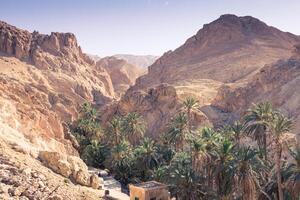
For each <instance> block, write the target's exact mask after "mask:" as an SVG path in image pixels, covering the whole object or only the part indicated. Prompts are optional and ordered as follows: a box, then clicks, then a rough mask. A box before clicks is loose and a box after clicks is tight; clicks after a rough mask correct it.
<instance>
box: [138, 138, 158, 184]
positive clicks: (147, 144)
mask: <svg viewBox="0 0 300 200" xmlns="http://www.w3.org/2000/svg"><path fill="white" fill-rule="evenodd" d="M134 152H135V155H136V158H137V166H138V169H139V171H141V174H142V175H141V176H142V179H144V181H145V180H146V179H147V178H150V175H152V174H151V170H153V169H154V168H156V167H158V165H159V159H160V155H159V154H158V148H157V146H156V145H155V142H154V141H153V140H152V139H150V138H145V139H143V141H142V142H141V144H140V145H139V146H138V147H137V148H136V149H135V151H134Z"/></svg>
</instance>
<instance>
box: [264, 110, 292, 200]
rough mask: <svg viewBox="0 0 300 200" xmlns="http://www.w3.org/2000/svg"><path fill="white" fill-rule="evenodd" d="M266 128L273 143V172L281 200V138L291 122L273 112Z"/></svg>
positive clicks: (280, 199) (288, 129)
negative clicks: (272, 138)
mask: <svg viewBox="0 0 300 200" xmlns="http://www.w3.org/2000/svg"><path fill="white" fill-rule="evenodd" d="M268 127H269V129H270V132H271V134H272V136H273V137H274V143H275V150H276V154H275V171H276V179H277V187H278V196H279V200H283V190H282V181H281V180H282V177H281V153H282V139H283V138H282V137H283V135H284V134H285V133H287V132H289V131H290V130H291V128H292V121H291V120H290V119H288V118H286V117H285V116H284V115H282V114H281V113H278V112H275V113H273V115H272V120H270V121H269V122H268Z"/></svg>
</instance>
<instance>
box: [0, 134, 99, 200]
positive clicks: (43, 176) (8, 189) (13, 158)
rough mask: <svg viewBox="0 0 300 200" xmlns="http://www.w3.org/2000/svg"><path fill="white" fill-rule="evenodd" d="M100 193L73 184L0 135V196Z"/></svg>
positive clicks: (55, 199) (55, 197)
mask: <svg viewBox="0 0 300 200" xmlns="http://www.w3.org/2000/svg"><path fill="white" fill-rule="evenodd" d="M64 156H65V155H64ZM81 162H82V161H81ZM103 193H104V191H103V190H95V189H92V188H91V187H85V186H81V185H75V184H73V183H72V182H71V181H70V180H69V179H66V178H65V177H63V176H61V175H59V174H56V173H54V172H52V171H51V170H49V168H47V167H45V166H43V165H42V164H41V162H40V161H38V160H36V159H34V158H32V157H31V156H29V155H26V154H23V153H19V152H16V151H15V150H13V149H11V148H10V146H8V145H7V144H6V142H4V141H2V140H1V139H0V199H5V200H6V199H12V200H14V199H16V200H19V199H22V200H28V199H34V200H38V199H45V200H64V199H78V200H79V199H101V197H102V196H103V195H104V194H103Z"/></svg>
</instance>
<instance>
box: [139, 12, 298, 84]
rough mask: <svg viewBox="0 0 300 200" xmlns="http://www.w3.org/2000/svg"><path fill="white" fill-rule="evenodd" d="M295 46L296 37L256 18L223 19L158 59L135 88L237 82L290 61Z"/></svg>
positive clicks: (229, 16) (228, 17) (226, 17)
mask: <svg viewBox="0 0 300 200" xmlns="http://www.w3.org/2000/svg"><path fill="white" fill-rule="evenodd" d="M298 42H299V37H298V36H295V35H292V34H290V33H285V32H282V31H280V30H278V29H276V28H273V27H270V26H268V25H266V24H265V23H263V22H261V21H259V20H258V19H256V18H253V17H250V16H247V17H237V16H235V15H222V16H221V17H220V18H219V19H217V20H216V21H214V22H212V23H210V24H206V25H204V26H203V28H202V29H201V30H199V31H198V32H197V34H196V35H194V36H192V37H191V38H189V39H188V40H187V41H186V42H185V43H184V44H183V45H182V46H181V47H179V48H177V49H176V50H174V51H170V52H167V53H165V54H164V55H163V56H162V57H160V58H159V59H158V60H157V61H156V62H155V63H154V64H153V65H151V66H150V67H149V73H148V74H146V75H145V76H143V77H141V78H139V79H138V80H137V84H136V87H138V88H145V87H149V86H152V85H154V84H159V83H169V84H173V85H177V84H178V83H180V82H184V81H185V82H187V81H193V80H199V79H210V80H214V81H217V82H222V83H226V82H236V81H238V80H241V79H244V78H245V77H247V76H249V75H251V74H252V73H255V72H257V71H258V70H259V69H261V68H262V67H263V66H264V65H265V64H268V63H272V62H274V61H277V60H278V59H283V58H289V57H290V56H291V49H292V48H293V46H294V45H295V44H297V43H298Z"/></svg>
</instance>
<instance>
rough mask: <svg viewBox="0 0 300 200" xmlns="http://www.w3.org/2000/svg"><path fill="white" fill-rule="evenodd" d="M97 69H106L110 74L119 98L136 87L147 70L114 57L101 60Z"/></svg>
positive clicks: (97, 64)
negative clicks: (137, 81) (135, 84)
mask: <svg viewBox="0 0 300 200" xmlns="http://www.w3.org/2000/svg"><path fill="white" fill-rule="evenodd" d="M96 68H100V69H105V70H106V71H107V72H108V74H109V75H110V77H111V80H112V84H113V87H114V91H115V94H116V96H117V97H120V96H122V95H123V94H124V93H125V92H126V90H127V89H128V88H129V87H130V86H132V85H134V83H135V80H136V79H137V78H138V77H139V76H141V75H143V74H144V73H145V72H146V69H145V68H141V67H138V66H135V65H133V64H130V63H128V62H127V61H126V60H124V59H120V58H116V57H113V56H112V57H105V58H102V59H101V60H99V61H98V62H97V63H96Z"/></svg>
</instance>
